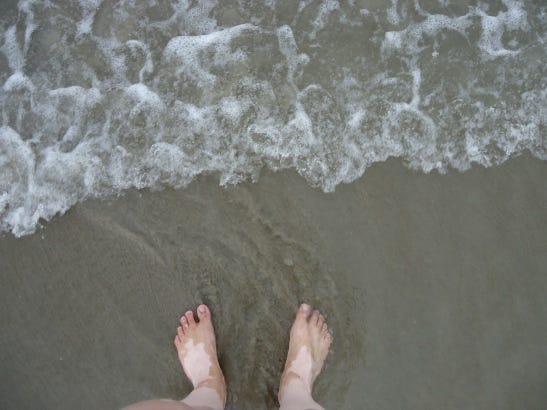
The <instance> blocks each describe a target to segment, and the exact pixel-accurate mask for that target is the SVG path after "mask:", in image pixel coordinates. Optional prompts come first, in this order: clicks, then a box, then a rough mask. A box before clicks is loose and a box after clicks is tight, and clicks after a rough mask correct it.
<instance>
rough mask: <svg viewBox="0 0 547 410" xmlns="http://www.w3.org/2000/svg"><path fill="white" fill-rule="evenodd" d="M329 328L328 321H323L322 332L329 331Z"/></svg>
mask: <svg viewBox="0 0 547 410" xmlns="http://www.w3.org/2000/svg"><path fill="white" fill-rule="evenodd" d="M328 329H329V327H328V326H327V324H326V323H323V327H322V328H321V332H322V333H327V330H328Z"/></svg>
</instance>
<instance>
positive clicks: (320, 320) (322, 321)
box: [317, 314, 325, 329]
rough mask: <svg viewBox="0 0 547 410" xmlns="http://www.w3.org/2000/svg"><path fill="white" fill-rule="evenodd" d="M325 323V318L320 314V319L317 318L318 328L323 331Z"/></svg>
mask: <svg viewBox="0 0 547 410" xmlns="http://www.w3.org/2000/svg"><path fill="white" fill-rule="evenodd" d="M324 323H325V316H323V315H322V314H319V317H318V318H317V327H318V328H319V329H321V328H322V327H323V324H324Z"/></svg>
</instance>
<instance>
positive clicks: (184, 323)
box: [180, 316, 188, 329]
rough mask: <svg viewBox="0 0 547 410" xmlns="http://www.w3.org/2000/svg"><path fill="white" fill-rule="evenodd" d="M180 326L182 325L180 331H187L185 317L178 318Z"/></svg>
mask: <svg viewBox="0 0 547 410" xmlns="http://www.w3.org/2000/svg"><path fill="white" fill-rule="evenodd" d="M180 324H181V325H182V329H188V319H186V316H183V317H181V318H180Z"/></svg>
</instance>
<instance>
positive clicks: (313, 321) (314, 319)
mask: <svg viewBox="0 0 547 410" xmlns="http://www.w3.org/2000/svg"><path fill="white" fill-rule="evenodd" d="M319 315H320V313H319V311H318V310H314V311H313V313H312V314H311V318H310V323H311V324H312V325H317V321H318V320H319Z"/></svg>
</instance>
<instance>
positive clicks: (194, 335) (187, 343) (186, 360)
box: [175, 305, 226, 407]
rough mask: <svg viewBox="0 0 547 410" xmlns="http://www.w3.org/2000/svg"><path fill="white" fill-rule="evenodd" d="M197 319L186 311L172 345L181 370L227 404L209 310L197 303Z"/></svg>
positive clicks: (190, 312) (193, 382)
mask: <svg viewBox="0 0 547 410" xmlns="http://www.w3.org/2000/svg"><path fill="white" fill-rule="evenodd" d="M197 311H198V318H199V322H196V321H195V320H194V313H193V312H192V311H188V312H186V313H185V314H184V316H182V317H181V318H180V324H181V326H179V327H178V328H177V335H176V336H175V346H176V347H177V352H178V355H179V360H180V363H181V364H182V368H183V369H184V373H185V374H186V376H188V378H189V379H190V381H191V382H192V384H193V386H194V390H196V389H198V388H200V387H208V388H212V389H214V390H215V391H216V392H217V393H218V395H219V396H220V399H221V401H222V403H223V407H224V406H225V405H226V383H225V381H224V376H223V374H222V370H221V369H220V365H219V363H218V358H217V349H216V340H215V331H214V329H213V322H212V321H211V311H210V310H209V308H208V307H207V306H206V305H199V306H198V309H197Z"/></svg>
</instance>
